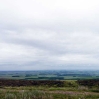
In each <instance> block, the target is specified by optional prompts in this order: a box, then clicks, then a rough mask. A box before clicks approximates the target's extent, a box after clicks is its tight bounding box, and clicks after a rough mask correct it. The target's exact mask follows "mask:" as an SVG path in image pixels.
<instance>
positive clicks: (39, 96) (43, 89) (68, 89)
mask: <svg viewBox="0 0 99 99" xmlns="http://www.w3.org/2000/svg"><path fill="white" fill-rule="evenodd" d="M0 99H99V89H98V87H96V86H93V87H91V88H90V87H88V86H81V85H78V84H77V82H76V81H74V80H68V81H66V82H64V87H57V86H50V87H49V86H20V87H10V86H9V87H6V86H1V87H0Z"/></svg>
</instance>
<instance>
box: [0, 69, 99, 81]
mask: <svg viewBox="0 0 99 99" xmlns="http://www.w3.org/2000/svg"><path fill="white" fill-rule="evenodd" d="M0 78H1V79H26V80H78V79H99V71H72V70H68V71H66V70H64V71H63V70H62V71H1V72H0Z"/></svg>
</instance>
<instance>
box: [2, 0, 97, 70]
mask: <svg viewBox="0 0 99 99" xmlns="http://www.w3.org/2000/svg"><path fill="white" fill-rule="evenodd" d="M98 9H99V1H98V0H94V1H93V0H87V1H86V0H61V1H60V0H28V1H27V0H9V1H8V0H2V1H1V2H0V68H1V69H0V70H53V69H54V70H55V69H59V70H60V69H61V70H62V69H99V67H98V65H99V61H98V60H99V28H98V26H99V11H98Z"/></svg>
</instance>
